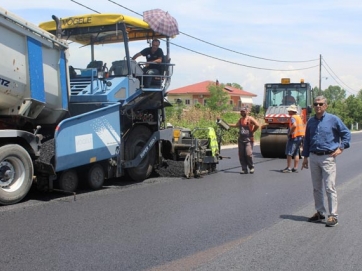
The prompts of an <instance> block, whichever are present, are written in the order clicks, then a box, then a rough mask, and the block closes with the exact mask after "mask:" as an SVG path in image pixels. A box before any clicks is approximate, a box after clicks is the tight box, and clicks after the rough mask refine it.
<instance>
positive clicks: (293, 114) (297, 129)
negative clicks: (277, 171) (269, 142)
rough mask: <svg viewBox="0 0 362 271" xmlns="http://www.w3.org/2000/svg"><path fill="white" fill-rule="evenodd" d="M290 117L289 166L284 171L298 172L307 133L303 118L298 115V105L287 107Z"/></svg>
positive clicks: (287, 151) (286, 149)
mask: <svg viewBox="0 0 362 271" xmlns="http://www.w3.org/2000/svg"><path fill="white" fill-rule="evenodd" d="M287 111H288V114H289V116H290V119H289V129H288V141H287V146H286V148H285V155H286V156H287V167H286V168H285V169H283V170H282V172H283V173H291V172H295V173H297V172H298V164H299V148H300V145H301V143H302V141H303V138H304V135H305V126H304V123H303V120H302V118H301V117H300V116H299V115H298V108H297V106H296V105H294V104H293V105H291V106H289V107H288V108H287ZM293 158H294V167H293V168H292V159H293Z"/></svg>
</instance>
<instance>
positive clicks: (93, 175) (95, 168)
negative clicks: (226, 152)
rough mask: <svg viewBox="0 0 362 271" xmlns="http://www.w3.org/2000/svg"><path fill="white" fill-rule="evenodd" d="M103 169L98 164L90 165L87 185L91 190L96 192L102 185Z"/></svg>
mask: <svg viewBox="0 0 362 271" xmlns="http://www.w3.org/2000/svg"><path fill="white" fill-rule="evenodd" d="M104 178H105V174H104V169H103V167H102V166H101V165H100V164H94V165H92V166H91V167H90V168H89V170H88V173H87V180H86V181H87V185H88V187H89V188H90V189H92V190H98V189H100V188H101V187H102V186H103V183H104Z"/></svg>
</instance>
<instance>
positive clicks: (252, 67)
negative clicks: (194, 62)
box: [170, 42, 319, 71]
mask: <svg viewBox="0 0 362 271" xmlns="http://www.w3.org/2000/svg"><path fill="white" fill-rule="evenodd" d="M170 43H171V44H173V45H175V46H177V47H180V48H182V49H185V50H188V51H190V52H193V53H196V54H199V55H203V56H206V57H209V58H213V59H216V60H219V61H222V62H226V63H230V64H234V65H238V66H243V67H247V68H251V69H258V70H266V71H300V70H308V69H312V68H316V67H318V66H319V64H317V65H315V66H311V67H305V68H299V69H288V70H280V69H271V68H260V67H255V66H249V65H245V64H240V63H236V62H232V61H229V60H225V59H221V58H218V57H214V56H210V55H207V54H204V53H200V52H198V51H195V50H192V49H189V48H186V47H183V46H181V45H178V44H175V43H173V42H170Z"/></svg>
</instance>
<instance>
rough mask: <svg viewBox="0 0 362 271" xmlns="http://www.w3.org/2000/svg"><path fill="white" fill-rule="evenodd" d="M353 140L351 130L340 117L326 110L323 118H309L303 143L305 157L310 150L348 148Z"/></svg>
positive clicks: (321, 150)
mask: <svg viewBox="0 0 362 271" xmlns="http://www.w3.org/2000/svg"><path fill="white" fill-rule="evenodd" d="M350 141H351V132H350V131H349V129H348V128H347V127H346V125H345V124H344V123H343V122H342V120H341V119H340V118H338V117H337V116H335V115H333V114H329V113H327V112H324V114H323V116H322V118H321V119H317V117H315V116H314V117H312V118H310V119H309V120H308V123H307V127H306V130H305V137H304V143H303V153H302V155H303V156H304V157H309V153H310V152H324V151H334V150H336V149H337V148H341V149H347V148H349V143H350Z"/></svg>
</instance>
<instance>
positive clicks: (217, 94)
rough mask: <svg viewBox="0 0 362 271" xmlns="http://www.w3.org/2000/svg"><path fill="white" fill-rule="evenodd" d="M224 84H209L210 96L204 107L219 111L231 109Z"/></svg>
mask: <svg viewBox="0 0 362 271" xmlns="http://www.w3.org/2000/svg"><path fill="white" fill-rule="evenodd" d="M224 86H225V85H224V84H219V85H213V84H210V85H209V87H208V90H209V92H210V98H209V99H208V100H207V103H206V107H208V108H210V109H211V110H213V111H220V112H221V111H224V110H229V109H231V106H230V105H229V100H230V97H229V95H228V94H227V92H225V91H224Z"/></svg>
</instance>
